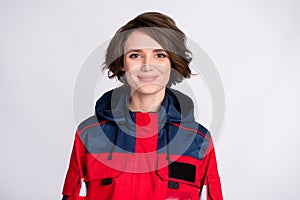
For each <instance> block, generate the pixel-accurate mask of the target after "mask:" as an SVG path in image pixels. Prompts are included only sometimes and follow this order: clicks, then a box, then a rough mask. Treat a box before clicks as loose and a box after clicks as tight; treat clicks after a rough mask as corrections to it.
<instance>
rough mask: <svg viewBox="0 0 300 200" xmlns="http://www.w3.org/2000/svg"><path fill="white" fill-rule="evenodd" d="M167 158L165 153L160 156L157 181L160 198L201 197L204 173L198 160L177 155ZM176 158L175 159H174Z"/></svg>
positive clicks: (179, 199) (191, 198)
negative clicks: (200, 191) (200, 190)
mask: <svg viewBox="0 0 300 200" xmlns="http://www.w3.org/2000/svg"><path fill="white" fill-rule="evenodd" d="M170 160H171V161H168V160H166V156H165V155H159V156H158V165H157V167H158V168H157V171H156V172H157V175H158V176H159V177H160V179H159V181H158V183H157V190H158V191H160V192H158V193H159V194H158V195H157V199H159V200H170V199H176V200H194V199H199V189H200V188H201V186H202V178H201V177H202V174H201V169H200V168H199V163H198V161H197V160H195V159H192V158H190V157H184V156H182V157H179V158H178V157H177V158H175V159H172V157H171V159H170ZM172 160H174V161H172Z"/></svg>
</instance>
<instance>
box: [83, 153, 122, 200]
mask: <svg viewBox="0 0 300 200" xmlns="http://www.w3.org/2000/svg"><path fill="white" fill-rule="evenodd" d="M107 157H108V154H99V155H95V154H94V155H90V156H89V157H88V158H87V163H88V165H87V174H86V176H85V180H84V181H85V182H86V185H87V194H86V198H85V199H86V200H98V199H99V200H100V199H119V196H118V195H119V194H118V193H116V192H115V191H116V190H120V187H122V185H123V184H120V183H119V182H120V180H121V178H120V177H121V176H122V174H124V171H125V167H126V161H127V156H126V154H118V153H114V156H113V158H112V159H111V160H109V159H107ZM99 194H101V195H99ZM120 199H121V197H120Z"/></svg>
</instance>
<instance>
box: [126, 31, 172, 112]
mask: <svg viewBox="0 0 300 200" xmlns="http://www.w3.org/2000/svg"><path fill="white" fill-rule="evenodd" d="M124 52H125V54H124V66H123V67H122V70H123V71H124V72H125V76H126V80H127V82H128V84H129V85H130V87H131V99H130V101H129V105H128V107H129V109H130V110H131V111H140V112H154V111H157V110H158V108H159V106H160V104H161V102H162V101H163V99H164V96H165V89H166V85H167V83H168V80H169V78H170V71H171V61H170V59H169V56H168V54H167V52H166V51H164V50H163V48H162V47H161V45H160V44H159V43H157V42H156V41H155V40H154V39H152V38H151V37H150V36H148V35H147V34H145V33H144V32H142V31H134V32H132V33H131V34H130V35H129V36H128V38H127V40H126V41H125V45H124Z"/></svg>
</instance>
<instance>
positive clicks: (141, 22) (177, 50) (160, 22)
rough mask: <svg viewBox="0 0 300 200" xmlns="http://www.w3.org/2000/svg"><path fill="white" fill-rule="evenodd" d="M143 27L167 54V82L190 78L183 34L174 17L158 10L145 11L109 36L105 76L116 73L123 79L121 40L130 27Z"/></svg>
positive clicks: (188, 60) (188, 59)
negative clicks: (168, 65)
mask: <svg viewBox="0 0 300 200" xmlns="http://www.w3.org/2000/svg"><path fill="white" fill-rule="evenodd" d="M136 30H139V31H143V32H144V33H146V34H147V35H149V36H150V37H151V38H152V39H154V40H155V41H157V42H158V43H159V44H160V45H161V46H162V47H163V49H164V50H165V51H166V53H167V54H168V56H169V58H170V61H171V68H172V69H173V70H171V75H170V80H169V82H168V84H167V86H171V85H172V84H176V83H180V82H181V81H182V80H183V79H184V78H190V75H191V70H190V68H189V64H190V62H191V60H192V53H191V52H190V50H188V49H187V47H186V36H185V34H184V33H183V32H182V31H181V30H180V29H179V28H178V27H177V26H176V24H175V22H174V20H173V19H172V18H170V17H168V16H166V15H164V14H161V13H158V12H146V13H142V14H140V15H138V16H137V17H136V18H134V19H133V20H131V21H129V22H128V23H127V24H125V25H124V26H122V27H121V28H120V29H119V30H118V31H117V32H116V33H115V35H114V36H113V38H112V39H111V41H110V43H109V45H108V47H107V49H106V55H105V62H104V68H103V70H105V69H108V77H109V78H114V77H117V78H118V80H120V81H121V82H123V83H126V79H125V77H124V74H125V72H124V71H122V70H121V68H122V67H123V66H124V44H125V41H126V40H127V38H128V36H129V35H130V34H131V33H132V32H133V31H136Z"/></svg>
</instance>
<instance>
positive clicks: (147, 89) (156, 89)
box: [134, 84, 166, 95]
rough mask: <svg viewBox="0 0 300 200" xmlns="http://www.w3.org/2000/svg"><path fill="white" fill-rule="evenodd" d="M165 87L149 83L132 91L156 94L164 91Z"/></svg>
mask: <svg viewBox="0 0 300 200" xmlns="http://www.w3.org/2000/svg"><path fill="white" fill-rule="evenodd" d="M165 88H166V86H162V85H156V84H149V85H143V86H140V87H138V88H136V89H134V92H135V93H139V94H144V95H151V94H158V93H160V92H162V91H163V92H164V90H165Z"/></svg>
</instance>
